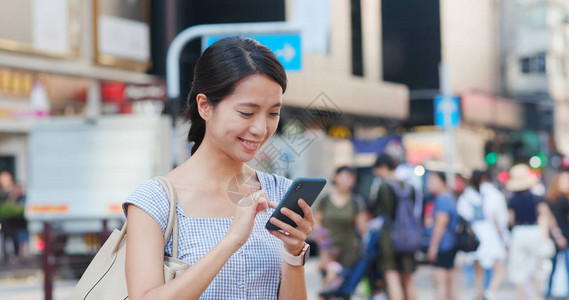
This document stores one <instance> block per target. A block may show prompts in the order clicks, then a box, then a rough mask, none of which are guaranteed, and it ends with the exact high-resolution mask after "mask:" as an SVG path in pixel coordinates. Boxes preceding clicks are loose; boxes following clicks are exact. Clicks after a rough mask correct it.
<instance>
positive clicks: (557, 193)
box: [545, 169, 569, 298]
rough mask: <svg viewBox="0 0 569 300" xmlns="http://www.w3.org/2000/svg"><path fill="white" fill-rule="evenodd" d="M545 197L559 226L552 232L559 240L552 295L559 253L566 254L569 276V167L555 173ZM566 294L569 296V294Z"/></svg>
mask: <svg viewBox="0 0 569 300" xmlns="http://www.w3.org/2000/svg"><path fill="white" fill-rule="evenodd" d="M545 199H546V200H547V203H548V204H549V207H550V209H551V212H552V213H553V216H554V217H555V221H556V222H557V225H558V226H559V228H558V229H557V230H554V231H553V233H552V236H553V238H554V239H555V241H556V242H557V243H556V246H557V253H556V254H555V255H554V256H553V258H552V259H551V262H552V266H553V269H552V270H551V275H550V276H549V282H548V285H547V294H546V296H547V297H551V287H552V284H553V275H554V274H555V269H556V267H557V254H559V253H563V254H564V256H565V269H566V270H565V271H566V272H567V275H566V276H567V278H569V248H567V240H569V169H563V170H561V171H560V172H559V173H557V174H556V175H555V177H554V178H553V180H552V181H551V184H550V185H549V191H548V192H547V195H546V196H545ZM568 286H569V285H568ZM565 296H566V297H568V298H569V294H567V295H565Z"/></svg>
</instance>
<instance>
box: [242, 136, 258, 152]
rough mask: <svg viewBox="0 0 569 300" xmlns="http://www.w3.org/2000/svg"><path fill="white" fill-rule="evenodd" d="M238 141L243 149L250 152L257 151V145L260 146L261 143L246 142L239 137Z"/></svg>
mask: <svg viewBox="0 0 569 300" xmlns="http://www.w3.org/2000/svg"><path fill="white" fill-rule="evenodd" d="M238 139H239V141H240V142H241V145H243V147H244V148H245V150H247V151H250V152H255V151H257V149H259V145H261V142H258V141H252V140H246V139H244V138H240V137H238Z"/></svg>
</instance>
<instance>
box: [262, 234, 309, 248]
mask: <svg viewBox="0 0 569 300" xmlns="http://www.w3.org/2000/svg"><path fill="white" fill-rule="evenodd" d="M269 233H270V234H272V235H274V236H275V237H277V238H278V239H280V240H281V241H283V242H284V243H285V245H286V246H287V248H288V249H297V248H300V247H302V246H304V241H301V240H298V239H295V238H293V237H291V236H290V235H286V234H284V233H282V232H280V231H278V230H269Z"/></svg>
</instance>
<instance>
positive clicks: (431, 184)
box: [427, 173, 445, 195]
mask: <svg viewBox="0 0 569 300" xmlns="http://www.w3.org/2000/svg"><path fill="white" fill-rule="evenodd" d="M427 189H428V190H429V192H430V193H431V194H435V195H436V194H439V193H441V191H443V190H444V189H445V183H444V181H443V180H442V179H441V178H440V177H439V176H438V175H437V174H435V173H429V177H427Z"/></svg>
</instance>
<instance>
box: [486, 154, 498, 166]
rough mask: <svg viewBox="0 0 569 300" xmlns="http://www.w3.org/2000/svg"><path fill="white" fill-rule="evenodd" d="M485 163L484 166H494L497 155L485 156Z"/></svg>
mask: <svg viewBox="0 0 569 300" xmlns="http://www.w3.org/2000/svg"><path fill="white" fill-rule="evenodd" d="M485 161H486V164H488V165H489V166H492V165H494V164H496V162H497V161H498V153H496V152H490V153H488V154H486V158H485Z"/></svg>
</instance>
